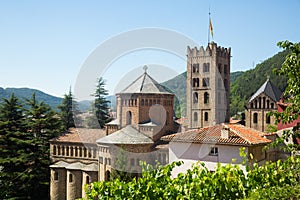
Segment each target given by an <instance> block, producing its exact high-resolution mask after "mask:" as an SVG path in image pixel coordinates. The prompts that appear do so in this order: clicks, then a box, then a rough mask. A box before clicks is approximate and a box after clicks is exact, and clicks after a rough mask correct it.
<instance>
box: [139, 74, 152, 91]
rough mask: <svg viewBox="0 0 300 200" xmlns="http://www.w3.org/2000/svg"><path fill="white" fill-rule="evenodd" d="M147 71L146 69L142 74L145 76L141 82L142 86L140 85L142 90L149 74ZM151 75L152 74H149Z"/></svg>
mask: <svg viewBox="0 0 300 200" xmlns="http://www.w3.org/2000/svg"><path fill="white" fill-rule="evenodd" d="M147 75H148V74H147V71H146V70H145V72H144V74H143V75H142V76H144V78H143V81H142V84H141V87H140V92H141V91H142V90H143V87H144V83H145V79H146V76H147ZM148 76H149V75H148ZM149 77H150V76H149Z"/></svg>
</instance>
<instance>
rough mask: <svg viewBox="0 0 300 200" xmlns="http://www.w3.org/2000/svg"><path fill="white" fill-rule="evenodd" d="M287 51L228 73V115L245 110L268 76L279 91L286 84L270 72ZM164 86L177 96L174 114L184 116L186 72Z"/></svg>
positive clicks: (283, 58) (283, 79) (284, 79)
mask: <svg viewBox="0 0 300 200" xmlns="http://www.w3.org/2000/svg"><path fill="white" fill-rule="evenodd" d="M287 54H288V51H283V52H279V53H278V54H276V55H274V56H273V57H271V58H269V59H267V60H265V61H264V62H262V63H260V64H258V65H256V67H255V68H254V69H251V70H247V71H245V72H240V71H238V72H232V73H230V87H231V88H230V115H231V116H234V115H236V114H237V113H238V112H244V111H245V107H244V106H245V104H246V102H247V101H248V100H249V98H250V97H251V95H253V94H254V93H255V92H256V91H257V89H259V87H260V86H261V85H262V84H263V83H264V82H265V81H266V80H267V78H268V76H270V80H271V81H272V83H273V84H274V85H275V86H276V87H278V88H279V89H280V90H281V91H283V90H284V88H285V86H286V81H287V79H286V78H285V77H284V76H279V75H276V74H274V73H272V70H273V69H279V68H280V67H281V65H282V63H283V62H284V60H285V56H286V55H287ZM162 85H164V86H165V87H167V88H169V89H170V90H171V91H172V92H173V93H174V94H175V95H176V97H177V98H178V100H179V101H178V102H177V103H175V112H176V116H178V117H180V114H181V115H183V116H185V114H186V113H185V111H186V72H184V73H182V74H180V75H178V76H176V77H175V78H173V79H170V80H168V81H166V82H164V83H162Z"/></svg>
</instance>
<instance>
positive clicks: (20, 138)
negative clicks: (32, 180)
mask: <svg viewBox="0 0 300 200" xmlns="http://www.w3.org/2000/svg"><path fill="white" fill-rule="evenodd" d="M25 130H26V129H25V123H24V115H23V108H22V106H21V104H20V102H19V100H18V99H17V98H16V97H15V96H14V94H12V95H11V97H10V98H9V99H3V103H2V104H1V107H0V166H1V168H2V169H1V171H0V181H1V182H0V199H4V198H7V197H22V196H23V197H24V196H25V197H26V196H27V188H26V187H27V184H26V178H27V176H26V173H27V172H28V168H27V161H28V154H29V153H30V148H29V147H30V143H29V134H28V133H26V132H25ZM16 188H18V189H16Z"/></svg>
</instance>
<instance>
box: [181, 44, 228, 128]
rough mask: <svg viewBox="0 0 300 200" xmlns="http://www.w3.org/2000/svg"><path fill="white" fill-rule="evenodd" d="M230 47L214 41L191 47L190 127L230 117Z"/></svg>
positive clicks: (212, 123)
mask: <svg viewBox="0 0 300 200" xmlns="http://www.w3.org/2000/svg"><path fill="white" fill-rule="evenodd" d="M230 51H231V49H230V48H224V47H220V46H217V44H216V43H214V42H211V43H209V44H208V46H207V47H206V48H204V47H203V46H201V47H200V48H199V49H197V47H194V48H190V47H187V94H186V97H187V118H188V120H187V122H188V124H187V127H188V128H189V129H193V128H202V127H206V126H212V125H214V124H220V123H224V122H228V121H229V118H230V113H229V104H230V99H229V97H230V57H231V56H230Z"/></svg>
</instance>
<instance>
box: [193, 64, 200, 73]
mask: <svg viewBox="0 0 300 200" xmlns="http://www.w3.org/2000/svg"><path fill="white" fill-rule="evenodd" d="M193 73H199V64H193Z"/></svg>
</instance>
